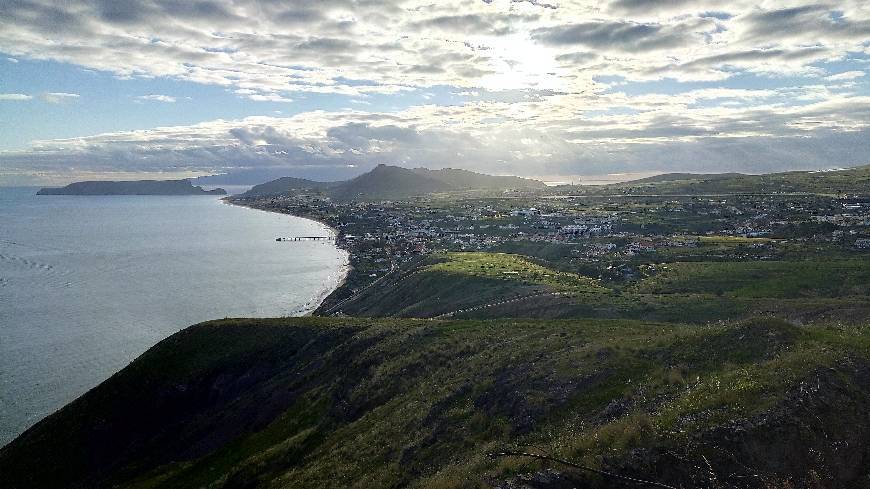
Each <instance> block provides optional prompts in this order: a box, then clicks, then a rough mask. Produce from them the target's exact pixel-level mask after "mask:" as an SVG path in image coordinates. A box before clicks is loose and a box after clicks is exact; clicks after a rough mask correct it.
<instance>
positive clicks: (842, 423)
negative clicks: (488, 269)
mask: <svg viewBox="0 0 870 489" xmlns="http://www.w3.org/2000/svg"><path fill="white" fill-rule="evenodd" d="M867 335H868V333H867V331H866V328H840V329H837V328H821V327H813V328H798V327H794V326H791V325H788V324H786V323H783V322H781V321H777V320H773V319H759V320H755V321H750V322H744V323H739V324H733V325H723V326H716V327H701V326H682V325H673V324H656V323H644V322H633V321H623V320H621V321H588V320H585V321H534V320H500V321H431V320H430V321H427V320H412V319H395V320H384V319H356V318H342V319H338V318H329V319H327V318H288V319H275V320H224V321H217V322H211V323H204V324H201V325H197V326H193V327H191V328H189V329H187V330H185V331H182V332H180V333H178V334H176V335H173V336H172V337H170V338H168V339H166V340H164V341H163V342H161V343H160V344H158V345H157V346H155V347H154V348H152V349H151V350H149V351H148V352H146V353H145V354H144V355H143V356H142V357H140V358H139V359H137V360H136V361H135V362H133V363H132V364H131V365H130V366H128V367H127V368H125V369H124V370H123V371H121V372H119V373H118V374H116V375H115V376H113V377H112V378H111V379H109V380H107V381H106V382H105V383H103V384H101V385H100V386H98V387H97V388H95V389H93V390H92V391H90V392H89V393H87V394H86V395H85V396H83V397H82V398H80V399H78V400H76V401H75V402H73V403H72V404H70V405H68V406H67V407H65V408H64V409H62V410H60V411H59V412H58V413H55V414H54V415H52V416H50V417H49V418H47V419H46V420H44V421H42V422H40V423H39V424H37V425H36V426H34V427H33V428H32V429H30V430H28V431H27V432H26V433H24V434H23V435H22V436H20V437H19V438H18V439H16V440H15V441H14V442H13V443H11V444H10V445H9V446H7V447H5V448H3V449H2V450H0V473H3V475H4V486H5V487H12V488H18V487H21V488H23V487H204V486H209V487H405V486H418V487H503V488H508V487H511V488H513V487H534V488H561V487H612V485H613V483H614V482H613V481H612V480H609V479H608V478H606V477H601V476H597V475H594V474H590V473H587V472H584V471H582V470H578V469H576V468H571V467H567V466H564V465H561V464H558V463H550V462H545V461H540V460H533V459H524V458H522V457H499V458H491V457H489V456H488V455H487V454H489V453H491V452H495V451H498V450H503V449H511V448H512V449H523V450H526V451H530V452H535V453H545V454H549V455H553V456H555V457H558V458H561V459H566V460H570V461H573V462H576V463H578V464H582V465H587V466H590V467H594V468H597V469H604V470H607V471H612V472H614V473H618V474H622V475H627V476H631V477H638V478H642V479H647V480H653V481H659V482H661V483H664V484H667V485H672V486H675V487H723V488H725V487H758V488H778V487H782V488H785V487H855V488H858V487H866V486H867V482H868V480H870V479H868V478H867V477H868V467H870V446H868V445H870V444H867V443H866V440H868V439H870V431H868V430H870V428H868V426H870V423H867V416H866V413H867V412H870V361H868V358H867V346H868V343H870V338H868V336H867Z"/></svg>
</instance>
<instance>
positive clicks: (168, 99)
mask: <svg viewBox="0 0 870 489" xmlns="http://www.w3.org/2000/svg"><path fill="white" fill-rule="evenodd" d="M136 100H142V101H152V102H164V103H170V104H172V103H175V101H176V98H175V97H172V96H170V95H159V94H150V95H139V96H138V97H136Z"/></svg>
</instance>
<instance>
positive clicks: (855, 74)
mask: <svg viewBox="0 0 870 489" xmlns="http://www.w3.org/2000/svg"><path fill="white" fill-rule="evenodd" d="M864 75H865V73H864V72H863V71H844V72H843V73H837V74H836V75H830V76H826V77H825V80H831V81H841V80H854V79H855V78H861V77H862V76H864Z"/></svg>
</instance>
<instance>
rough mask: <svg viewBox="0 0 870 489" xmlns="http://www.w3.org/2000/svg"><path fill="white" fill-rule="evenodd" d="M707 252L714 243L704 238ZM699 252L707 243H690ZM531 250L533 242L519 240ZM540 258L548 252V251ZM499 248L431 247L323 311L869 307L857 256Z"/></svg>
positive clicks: (471, 313)
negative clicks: (578, 259) (638, 256)
mask: <svg viewBox="0 0 870 489" xmlns="http://www.w3.org/2000/svg"><path fill="white" fill-rule="evenodd" d="M707 246H708V247H709V248H710V249H712V250H714V251H713V252H720V250H721V249H722V247H721V243H719V242H714V241H712V240H711V241H710V243H709V244H708V245H707ZM697 250H698V251H697V253H698V254H699V255H700V256H701V257H703V253H705V247H701V248H698V249H697ZM527 251H529V252H531V251H533V250H527ZM543 256H544V257H546V258H550V259H554V258H553V257H552V256H548V255H547V254H546V253H545V254H544V255H543ZM546 258H536V257H531V256H522V255H517V254H505V253H483V252H476V253H445V254H434V255H431V256H429V257H427V258H426V259H425V260H424V261H422V262H415V263H414V264H413V265H411V266H409V267H406V268H403V269H400V270H397V271H395V272H393V273H391V274H390V275H387V276H386V277H384V278H383V279H381V280H380V281H379V282H378V283H377V284H376V285H373V286H371V287H369V288H366V289H363V290H361V291H359V292H358V293H357V294H356V295H354V296H352V297H351V298H350V299H349V300H346V301H344V302H342V303H340V304H338V305H334V306H331V307H330V308H329V309H328V310H321V311H320V313H322V314H334V313H337V312H341V313H343V314H347V315H351V316H371V317H383V316H399V317H422V318H432V317H444V316H446V315H449V316H450V317H457V318H459V317H463V318H479V319H487V318H499V317H513V318H590V317H591V318H626V319H642V318H648V319H654V320H658V321H670V322H693V323H704V322H707V321H713V320H721V319H734V318H746V317H750V316H752V315H755V314H770V313H774V314H777V315H778V316H781V317H790V318H793V319H794V320H797V321H808V320H813V319H814V318H817V317H825V316H827V317H829V318H831V317H834V318H839V319H841V320H844V321H855V320H864V319H866V318H868V317H870V300H868V297H870V262H868V261H867V260H863V259H860V258H855V259H846V258H829V259H823V258H816V259H813V260H808V259H803V258H802V259H795V260H792V261H745V262H733V261H728V262H725V261H703V258H702V260H693V261H686V262H679V261H678V262H671V263H667V264H657V265H650V264H648V263H640V264H639V265H637V268H636V270H637V273H638V274H639V275H638V276H637V277H636V278H634V279H632V280H629V281H625V280H620V279H607V278H605V279H600V278H598V277H599V276H602V275H604V274H606V273H608V272H609V270H608V268H607V267H610V265H608V264H607V263H606V262H605V263H601V264H600V265H599V268H598V269H597V270H596V269H595V268H591V267H590V266H588V265H587V267H586V269H585V270H583V272H585V275H584V273H577V272H573V271H566V270H559V269H558V268H557V267H558V266H559V264H558V262H552V263H551V262H549V261H548V260H547V259H546Z"/></svg>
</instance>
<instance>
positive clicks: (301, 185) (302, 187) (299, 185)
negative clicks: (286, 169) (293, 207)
mask: <svg viewBox="0 0 870 489" xmlns="http://www.w3.org/2000/svg"><path fill="white" fill-rule="evenodd" d="M337 184H338V183H337V182H316V181H314V180H306V179H304V178H294V177H281V178H278V179H275V180H271V181H268V182H266V183H261V184H259V185H254V186H253V187H251V189H250V190H248V191H247V192H245V193H244V194H243V195H244V196H245V197H265V196H271V195H286V194H289V193H294V192H299V191H302V192H306V191H308V192H317V191H321V190H326V189H328V188H330V187H334V186H336V185H337Z"/></svg>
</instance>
